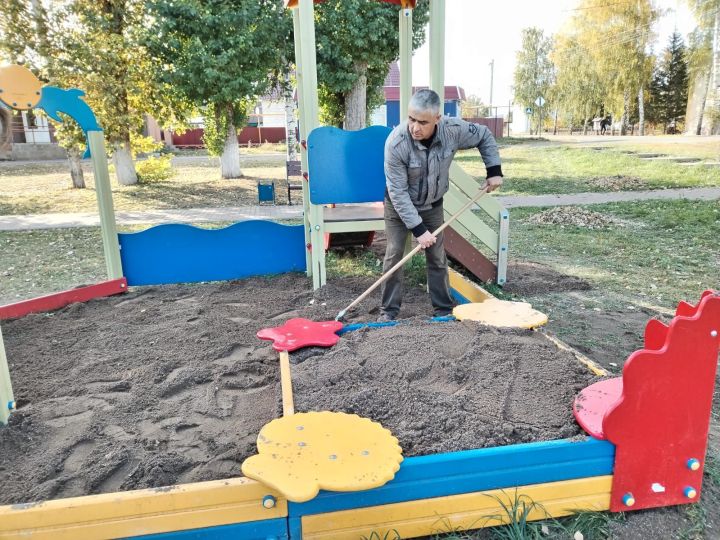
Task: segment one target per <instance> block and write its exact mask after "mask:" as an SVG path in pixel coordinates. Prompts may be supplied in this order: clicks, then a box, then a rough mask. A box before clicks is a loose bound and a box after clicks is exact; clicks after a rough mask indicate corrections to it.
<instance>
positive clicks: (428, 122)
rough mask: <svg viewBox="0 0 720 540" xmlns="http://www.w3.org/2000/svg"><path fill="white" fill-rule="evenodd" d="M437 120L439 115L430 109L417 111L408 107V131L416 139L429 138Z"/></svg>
mask: <svg viewBox="0 0 720 540" xmlns="http://www.w3.org/2000/svg"><path fill="white" fill-rule="evenodd" d="M439 121H440V115H439V114H434V113H433V112H432V111H419V110H417V109H414V108H412V107H411V108H410V109H408V131H409V132H410V135H411V136H412V138H413V139H415V140H416V141H422V140H425V139H429V138H430V137H431V136H432V134H433V133H434V132H435V126H436V125H437V123H438V122H439Z"/></svg>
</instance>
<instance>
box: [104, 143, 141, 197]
mask: <svg viewBox="0 0 720 540" xmlns="http://www.w3.org/2000/svg"><path fill="white" fill-rule="evenodd" d="M100 157H102V156H100ZM113 165H115V176H117V181H118V184H120V185H122V186H132V185H133V184H137V181H138V178H137V172H135V163H133V159H132V154H131V153H130V142H129V141H128V142H123V143H120V144H116V145H115V151H114V152H113Z"/></svg>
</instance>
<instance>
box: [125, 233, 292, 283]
mask: <svg viewBox="0 0 720 540" xmlns="http://www.w3.org/2000/svg"><path fill="white" fill-rule="evenodd" d="M303 229H304V228H303V226H302V225H280V224H279V223H274V222H272V221H242V222H240V223H235V224H234V225H231V226H230V227H226V228H224V229H200V228H198V227H193V226H191V225H159V226H157V227H152V228H150V229H146V230H144V231H140V232H136V233H122V234H119V235H118V237H119V239H120V258H121V260H122V267H123V273H124V275H125V277H126V278H127V280H128V285H160V284H166V283H191V282H197V281H221V280H228V279H239V278H244V277H248V276H259V275H268V274H282V273H285V272H304V271H305V234H304V230H303Z"/></svg>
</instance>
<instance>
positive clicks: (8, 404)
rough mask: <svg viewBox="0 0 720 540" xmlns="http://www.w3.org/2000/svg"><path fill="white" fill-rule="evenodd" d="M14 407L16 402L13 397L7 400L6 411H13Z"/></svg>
mask: <svg viewBox="0 0 720 540" xmlns="http://www.w3.org/2000/svg"><path fill="white" fill-rule="evenodd" d="M16 407H17V403H15V400H14V399H12V400H10V401H8V403H7V408H8V411H14V410H15V408H16Z"/></svg>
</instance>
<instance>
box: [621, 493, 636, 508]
mask: <svg viewBox="0 0 720 540" xmlns="http://www.w3.org/2000/svg"><path fill="white" fill-rule="evenodd" d="M622 502H623V504H624V505H625V506H635V497H633V494H632V493H626V494H625V495H623V498H622Z"/></svg>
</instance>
